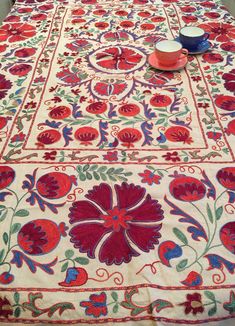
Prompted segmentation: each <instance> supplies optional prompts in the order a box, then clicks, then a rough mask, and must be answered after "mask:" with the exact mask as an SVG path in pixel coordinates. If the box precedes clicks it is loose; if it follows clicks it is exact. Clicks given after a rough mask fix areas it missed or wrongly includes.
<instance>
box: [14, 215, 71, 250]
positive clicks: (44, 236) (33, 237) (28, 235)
mask: <svg viewBox="0 0 235 326" xmlns="http://www.w3.org/2000/svg"><path fill="white" fill-rule="evenodd" d="M61 236H66V226H65V224H64V223H60V224H59V226H58V225H57V224H56V223H55V222H52V221H51V220H48V219H37V220H34V221H31V222H28V223H26V224H25V225H24V226H23V227H22V228H21V229H20V231H19V233H18V238H17V240H18V245H19V246H20V248H21V249H22V250H23V251H24V252H25V253H27V254H29V255H45V254H48V253H49V252H51V251H52V250H53V249H55V248H56V247H57V245H58V244H59V242H60V237H61Z"/></svg>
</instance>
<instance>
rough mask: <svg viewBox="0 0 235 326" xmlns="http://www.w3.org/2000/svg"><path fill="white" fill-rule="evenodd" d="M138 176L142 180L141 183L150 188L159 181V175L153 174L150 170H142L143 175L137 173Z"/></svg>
mask: <svg viewBox="0 0 235 326" xmlns="http://www.w3.org/2000/svg"><path fill="white" fill-rule="evenodd" d="M139 176H140V177H142V178H143V179H142V180H141V182H143V183H147V184H148V185H150V186H152V185H153V184H154V183H155V184H159V183H160V182H159V181H160V180H161V177H160V175H158V174H154V173H153V172H152V171H150V170H144V173H139Z"/></svg>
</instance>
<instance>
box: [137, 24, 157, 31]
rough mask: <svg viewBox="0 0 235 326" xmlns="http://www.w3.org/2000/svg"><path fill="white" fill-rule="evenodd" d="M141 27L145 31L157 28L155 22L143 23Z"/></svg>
mask: <svg viewBox="0 0 235 326" xmlns="http://www.w3.org/2000/svg"><path fill="white" fill-rule="evenodd" d="M140 27H141V29H143V30H144V31H150V30H151V29H155V25H154V24H149V23H145V24H141V25H140Z"/></svg>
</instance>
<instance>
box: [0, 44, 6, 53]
mask: <svg viewBox="0 0 235 326" xmlns="http://www.w3.org/2000/svg"><path fill="white" fill-rule="evenodd" d="M7 47H8V45H7V44H4V45H0V53H2V52H4V51H6V49H7Z"/></svg>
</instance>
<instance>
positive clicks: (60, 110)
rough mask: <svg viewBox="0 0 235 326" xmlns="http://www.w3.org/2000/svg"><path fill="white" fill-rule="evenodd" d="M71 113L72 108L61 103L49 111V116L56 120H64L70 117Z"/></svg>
mask: <svg viewBox="0 0 235 326" xmlns="http://www.w3.org/2000/svg"><path fill="white" fill-rule="evenodd" d="M70 114H71V110H70V108H68V107H67V106H62V105H60V106H57V107H55V108H52V109H51V111H50V113H49V116H50V117H51V118H52V119H55V120H63V119H65V118H68V117H69V116H70Z"/></svg>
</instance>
